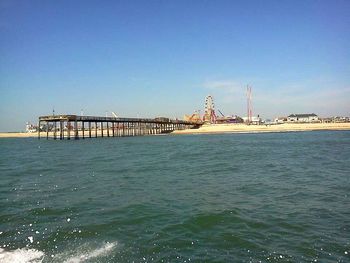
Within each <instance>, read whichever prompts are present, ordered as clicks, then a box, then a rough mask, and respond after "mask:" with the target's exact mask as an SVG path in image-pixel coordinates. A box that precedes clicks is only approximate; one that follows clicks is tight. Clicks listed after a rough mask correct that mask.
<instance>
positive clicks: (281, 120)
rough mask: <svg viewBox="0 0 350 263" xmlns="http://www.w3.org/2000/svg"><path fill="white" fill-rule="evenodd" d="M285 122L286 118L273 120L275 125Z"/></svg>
mask: <svg viewBox="0 0 350 263" xmlns="http://www.w3.org/2000/svg"><path fill="white" fill-rule="evenodd" d="M287 121H288V119H287V117H277V118H276V119H275V123H285V122H287Z"/></svg>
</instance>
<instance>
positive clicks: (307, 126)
mask: <svg viewBox="0 0 350 263" xmlns="http://www.w3.org/2000/svg"><path fill="white" fill-rule="evenodd" d="M322 130H323V131H327V130H328V131H346V130H350V122H346V123H283V124H273V125H246V124H206V125H203V126H201V127H200V128H199V129H187V130H178V131H174V132H172V133H171V134H176V135H177V134H220V133H268V132H296V131H322Z"/></svg>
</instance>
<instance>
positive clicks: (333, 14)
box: [0, 0, 350, 131]
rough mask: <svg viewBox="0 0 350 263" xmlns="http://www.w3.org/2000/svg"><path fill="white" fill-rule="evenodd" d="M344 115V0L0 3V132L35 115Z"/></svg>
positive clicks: (349, 12)
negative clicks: (210, 101) (209, 110)
mask: <svg viewBox="0 0 350 263" xmlns="http://www.w3.org/2000/svg"><path fill="white" fill-rule="evenodd" d="M246 84H250V85H251V86H252V87H253V113H254V115H256V114H260V116H263V117H265V118H273V117H276V116H283V115H287V114H290V113H312V112H314V113H316V114H319V115H321V116H328V115H329V116H330V115H347V116H349V115H350V1H348V0H346V1H337V0H335V1H334V0H330V1H277V0H276V1H220V0H218V1H189V0H186V1H16V0H0V91H1V96H0V131H15V130H23V129H24V125H25V122H26V121H31V122H37V117H38V116H39V115H46V114H51V112H52V109H53V107H54V108H55V111H56V113H57V114H59V113H62V114H64V113H70V114H80V111H81V109H83V110H84V114H85V115H102V116H103V115H105V112H106V111H114V112H116V113H117V114H119V115H120V116H123V117H137V116H139V117H155V116H168V117H179V118H182V116H183V114H186V113H192V112H193V111H194V110H197V109H203V108H204V98H205V96H206V95H208V94H211V95H213V96H214V100H215V103H216V107H217V108H218V109H220V110H221V111H223V112H224V113H225V114H227V115H228V114H238V115H240V116H245V115H246V100H245V85H246Z"/></svg>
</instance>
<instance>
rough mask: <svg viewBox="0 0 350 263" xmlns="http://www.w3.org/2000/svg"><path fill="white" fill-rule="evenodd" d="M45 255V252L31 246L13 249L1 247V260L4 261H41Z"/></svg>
mask: <svg viewBox="0 0 350 263" xmlns="http://www.w3.org/2000/svg"><path fill="white" fill-rule="evenodd" d="M44 255H45V254H44V252H42V251H39V250H36V249H31V248H19V249H16V250H13V251H6V250H5V249H3V248H0V262H3V263H27V262H28V263H29V262H30V263H40V262H42V261H43V258H44Z"/></svg>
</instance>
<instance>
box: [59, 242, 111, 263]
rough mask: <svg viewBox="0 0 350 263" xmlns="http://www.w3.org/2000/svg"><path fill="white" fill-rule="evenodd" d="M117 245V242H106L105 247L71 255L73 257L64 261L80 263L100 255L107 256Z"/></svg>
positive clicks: (66, 262) (65, 262)
mask: <svg viewBox="0 0 350 263" xmlns="http://www.w3.org/2000/svg"><path fill="white" fill-rule="evenodd" d="M116 245H117V242H113V243H106V244H105V245H104V246H103V247H100V248H97V249H95V250H93V251H90V252H86V253H82V254H81V255H77V256H74V257H71V258H69V259H67V260H66V261H64V263H80V262H84V261H86V260H88V259H92V258H96V257H99V256H105V255H107V254H108V253H109V252H110V251H112V250H113V248H114V247H115V246H116Z"/></svg>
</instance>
